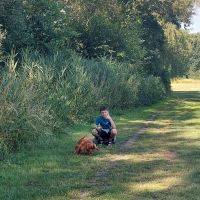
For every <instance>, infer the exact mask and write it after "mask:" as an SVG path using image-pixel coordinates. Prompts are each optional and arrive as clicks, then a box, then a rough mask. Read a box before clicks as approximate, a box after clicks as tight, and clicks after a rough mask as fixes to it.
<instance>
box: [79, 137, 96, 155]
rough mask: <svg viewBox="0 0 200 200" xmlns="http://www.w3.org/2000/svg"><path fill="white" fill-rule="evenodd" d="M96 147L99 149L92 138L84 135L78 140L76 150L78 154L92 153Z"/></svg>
mask: <svg viewBox="0 0 200 200" xmlns="http://www.w3.org/2000/svg"><path fill="white" fill-rule="evenodd" d="M95 149H96V150H99V148H98V147H97V146H96V144H94V143H93V142H92V140H91V139H90V138H87V137H83V138H81V139H80V140H79V141H78V143H77V145H76V147H75V152H76V153H77V154H86V155H91V154H92V152H93V151H94V150H95Z"/></svg>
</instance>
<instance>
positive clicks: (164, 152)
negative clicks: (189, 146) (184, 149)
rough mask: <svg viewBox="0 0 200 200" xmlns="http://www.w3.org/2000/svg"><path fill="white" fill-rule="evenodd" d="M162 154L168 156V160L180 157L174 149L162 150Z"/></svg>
mask: <svg viewBox="0 0 200 200" xmlns="http://www.w3.org/2000/svg"><path fill="white" fill-rule="evenodd" d="M161 155H162V156H163V157H164V158H166V159H167V160H175V159H177V158H178V155H177V153H175V152H173V151H163V152H161Z"/></svg>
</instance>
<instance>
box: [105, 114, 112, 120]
mask: <svg viewBox="0 0 200 200" xmlns="http://www.w3.org/2000/svg"><path fill="white" fill-rule="evenodd" d="M105 118H106V119H108V120H112V118H111V116H110V114H109V112H108V113H107V115H105Z"/></svg>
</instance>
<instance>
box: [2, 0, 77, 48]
mask: <svg viewBox="0 0 200 200" xmlns="http://www.w3.org/2000/svg"><path fill="white" fill-rule="evenodd" d="M63 6H64V5H63V4H62V3H60V2H59V1H53V0H48V1H46V0H38V1H35V0H26V1H21V0H15V1H14V0H8V1H3V2H1V11H2V12H0V19H1V21H2V25H3V29H4V30H6V32H7V37H6V41H5V48H6V50H8V51H9V50H10V49H12V48H13V47H15V48H16V49H21V48H24V47H31V48H37V49H39V50H43V51H50V50H52V48H53V49H57V48H63V47H66V46H67V45H68V43H69V38H70V37H72V36H73V35H75V34H76V33H75V32H74V31H73V30H72V29H71V28H70V27H69V26H68V24H69V19H68V16H67V15H66V13H65V12H64V11H63V12H62V8H63Z"/></svg>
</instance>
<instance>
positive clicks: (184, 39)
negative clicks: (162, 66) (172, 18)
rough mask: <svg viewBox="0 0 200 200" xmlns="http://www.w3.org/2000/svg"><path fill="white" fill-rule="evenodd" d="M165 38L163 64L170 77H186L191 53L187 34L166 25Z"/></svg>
mask: <svg viewBox="0 0 200 200" xmlns="http://www.w3.org/2000/svg"><path fill="white" fill-rule="evenodd" d="M165 38H166V43H165V55H166V57H165V63H166V65H168V66H169V70H170V74H171V77H181V76H183V75H186V74H187V73H188V70H189V63H188V62H189V58H190V54H191V51H192V46H191V42H190V36H189V34H188V33H187V32H186V31H183V30H178V29H177V28H176V27H175V26H174V25H172V24H169V23H168V24H166V25H165Z"/></svg>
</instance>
